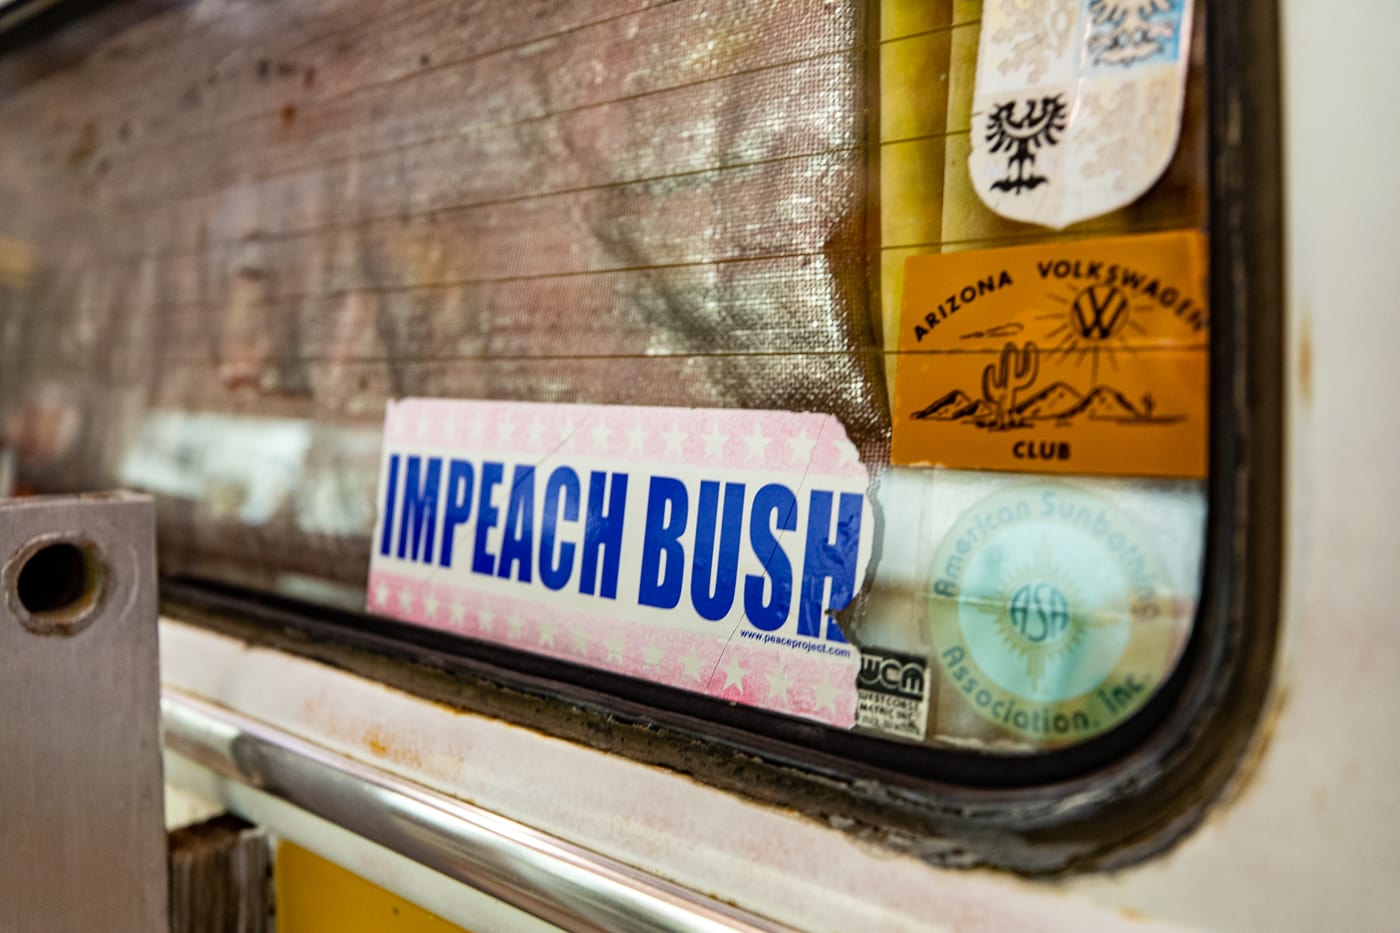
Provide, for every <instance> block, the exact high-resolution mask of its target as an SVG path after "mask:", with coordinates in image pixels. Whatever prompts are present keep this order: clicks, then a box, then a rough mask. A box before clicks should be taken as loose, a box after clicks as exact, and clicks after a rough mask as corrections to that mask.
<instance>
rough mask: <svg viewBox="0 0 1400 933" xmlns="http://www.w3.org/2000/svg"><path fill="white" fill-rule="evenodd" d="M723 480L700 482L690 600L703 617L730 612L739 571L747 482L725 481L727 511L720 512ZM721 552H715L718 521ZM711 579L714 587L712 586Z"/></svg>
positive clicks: (714, 616) (721, 615) (713, 617)
mask: <svg viewBox="0 0 1400 933" xmlns="http://www.w3.org/2000/svg"><path fill="white" fill-rule="evenodd" d="M718 513H719V483H716V482H714V481H712V480H707V481H706V482H703V483H701V484H700V498H699V500H698V501H697V502H696V507H695V562H694V565H693V568H692V570H691V574H690V601H691V603H692V604H693V605H694V606H695V611H696V612H698V613H699V614H700V617H701V618H703V619H709V620H710V621H711V622H714V621H716V620H718V619H723V618H724V617H725V616H727V615H729V610H730V609H731V608H732V607H733V605H734V587H735V586H736V584H737V582H738V575H739V540H740V535H741V533H742V532H743V526H744V484H743V483H725V484H724V515H723V517H722V518H721V517H720V516H719V514H718ZM716 521H718V523H719V555H718V556H716V555H715V523H716ZM711 580H713V582H714V587H713V588H711V586H710V583H711Z"/></svg>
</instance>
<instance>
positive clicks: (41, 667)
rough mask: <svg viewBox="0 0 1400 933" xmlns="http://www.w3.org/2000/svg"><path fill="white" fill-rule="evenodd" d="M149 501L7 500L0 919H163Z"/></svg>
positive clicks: (109, 923)
mask: <svg viewBox="0 0 1400 933" xmlns="http://www.w3.org/2000/svg"><path fill="white" fill-rule="evenodd" d="M154 530H155V529H154V521H153V510H152V507H151V501H150V499H149V498H148V497H145V496H135V495H127V494H121V493H114V494H106V495H94V496H81V497H74V498H62V499H21V500H14V501H10V502H4V503H0V588H3V589H2V591H0V710H3V713H0V750H2V753H0V838H3V846H0V930H4V931H11V930H13V931H30V930H43V931H46V933H90V931H93V930H112V931H132V933H146V931H159V930H164V929H166V922H167V921H166V879H165V872H166V849H165V825H164V821H163V819H162V806H163V798H162V791H161V758H160V744H159V728H158V717H159V712H160V708H159V702H160V700H159V690H160V682H159V672H158V668H157V645H156V575H155V535H154Z"/></svg>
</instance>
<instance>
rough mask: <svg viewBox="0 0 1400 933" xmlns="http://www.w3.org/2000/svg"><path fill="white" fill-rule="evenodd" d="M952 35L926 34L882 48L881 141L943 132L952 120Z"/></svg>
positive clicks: (944, 32) (943, 32)
mask: <svg viewBox="0 0 1400 933" xmlns="http://www.w3.org/2000/svg"><path fill="white" fill-rule="evenodd" d="M948 42H949V34H948V32H947V31H946V30H944V31H941V32H933V33H925V34H924V35H920V36H913V37H911V38H908V39H900V40H899V41H897V42H888V43H886V44H884V45H882V46H881V47H880V139H881V140H882V141H890V140H898V139H910V138H912V137H916V136H930V135H932V134H935V133H942V132H943V131H944V129H945V126H946V123H947V120H948Z"/></svg>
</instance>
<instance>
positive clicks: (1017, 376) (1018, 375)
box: [982, 341, 1040, 431]
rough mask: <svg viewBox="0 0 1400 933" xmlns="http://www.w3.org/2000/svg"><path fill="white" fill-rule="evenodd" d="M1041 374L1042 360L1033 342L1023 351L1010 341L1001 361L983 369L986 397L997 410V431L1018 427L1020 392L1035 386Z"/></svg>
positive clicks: (995, 425) (995, 426)
mask: <svg viewBox="0 0 1400 933" xmlns="http://www.w3.org/2000/svg"><path fill="white" fill-rule="evenodd" d="M1039 373H1040V357H1039V356H1038V355H1037V354H1036V350H1035V344H1034V343H1031V342H1029V341H1027V343H1026V345H1025V347H1024V348H1022V349H1020V350H1017V349H1016V344H1014V343H1009V342H1008V343H1007V344H1006V346H1004V347H1002V350H1001V359H1000V360H998V361H997V362H995V363H988V364H987V366H986V368H985V369H983V370H982V394H983V395H984V396H985V397H986V399H987V402H988V404H990V405H991V406H992V407H993V408H994V409H996V423H995V424H994V425H993V427H994V429H995V430H997V431H1005V430H1007V429H1008V428H1011V427H1013V426H1014V425H1013V412H1014V409H1015V407H1016V393H1017V392H1019V391H1021V390H1022V389H1027V388H1030V387H1031V386H1032V385H1034V384H1035V379H1036V376H1037V375H1039Z"/></svg>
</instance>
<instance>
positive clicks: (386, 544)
mask: <svg viewBox="0 0 1400 933" xmlns="http://www.w3.org/2000/svg"><path fill="white" fill-rule="evenodd" d="M384 485H385V487H386V488H385V490H384V512H383V516H384V527H383V528H382V529H381V530H380V532H379V553H380V554H382V555H384V556H385V557H388V556H389V548H390V546H391V545H392V544H393V541H394V500H395V499H396V498H397V497H398V494H399V455H398V454H394V455H393V456H392V457H390V458H389V480H388V482H387V483H385V484H384Z"/></svg>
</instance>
